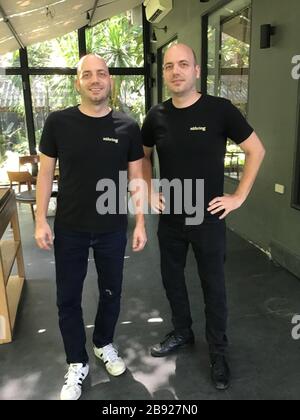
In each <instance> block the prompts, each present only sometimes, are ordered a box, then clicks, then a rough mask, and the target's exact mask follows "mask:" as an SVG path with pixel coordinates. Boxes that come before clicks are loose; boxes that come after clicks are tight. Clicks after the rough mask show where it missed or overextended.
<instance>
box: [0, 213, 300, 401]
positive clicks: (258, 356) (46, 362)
mask: <svg viewBox="0 0 300 420" xmlns="http://www.w3.org/2000/svg"><path fill="white" fill-rule="evenodd" d="M52 220H53V219H52ZM20 222H21V230H22V236H23V250H24V259H25V266H26V272H27V281H26V285H25V288H24V293H23V297H22V301H21V304H20V307H19V313H18V317H17V323H16V328H15V334H14V341H13V342H12V343H11V344H7V345H1V346H0V400H17V399H22V400H23V399H25V400H57V399H58V398H59V393H60V389H61V386H62V385H63V382H64V380H63V376H64V374H65V369H66V365H65V356H64V351H63V346H62V341H61V338H60V333H59V329H58V324H57V312H56V306H55V281H54V258H53V254H52V253H47V252H42V251H41V250H39V249H37V248H36V246H35V243H34V239H33V222H32V218H31V215H30V212H29V211H28V207H27V206H24V205H23V206H22V207H21V208H20ZM156 224H157V219H156V218H154V217H153V216H152V218H151V219H149V220H148V235H149V243H148V245H147V248H146V250H145V251H144V252H143V253H142V254H139V255H133V253H132V252H131V249H130V247H128V251H127V254H126V256H127V258H126V261H125V279H124V291H123V300H122V312H121V316H120V319H119V323H118V327H117V331H116V343H117V344H118V346H119V350H120V352H121V354H122V356H123V357H124V358H125V360H126V363H127V365H128V371H127V372H126V374H124V375H122V376H121V377H119V378H111V377H109V376H108V374H107V373H106V371H105V370H104V368H103V366H102V365H101V362H99V361H97V360H95V357H94V356H93V354H92V344H91V337H92V325H93V323H94V316H95V311H96V307H97V286H96V277H95V269H94V265H93V261H92V260H91V262H90V267H89V272H88V276H87V279H86V283H85V291H84V300H83V307H84V315H85V324H86V326H87V338H88V341H87V348H88V352H89V354H90V375H89V377H88V378H87V379H86V381H85V383H84V387H83V395H82V399H86V400H115V399H118V400H177V399H179V400H221V399H224V400H249V399H251V400H262V399H263V400H265V399H272V400H273V399H276V400H277V399H295V400H298V399H299V398H300V394H299V389H300V370H299V363H300V351H299V350H300V342H298V341H295V340H293V339H292V336H291V330H292V327H293V325H292V323H291V320H292V317H293V315H294V314H296V313H299V302H300V282H299V280H298V279H297V278H295V277H293V276H292V275H291V274H289V273H288V272H286V271H285V270H283V269H282V268H280V267H276V266H275V265H274V264H273V263H272V262H270V261H269V259H268V258H267V257H266V256H265V255H264V254H262V253H261V252H260V251H259V250H258V249H256V248H255V247H253V246H251V245H250V244H248V243H247V242H245V241H244V240H242V239H240V238H239V237H238V236H237V235H236V234H234V233H232V232H228V259H227V263H226V273H227V287H228V301H229V309H230V318H229V331H228V335H229V338H230V342H231V347H230V349H231V350H230V365H231V369H232V375H233V380H232V386H231V388H230V389H229V390H228V391H226V392H223V393H222V392H221V393H220V392H217V391H215V390H214V388H213V386H212V385H211V382H210V369H209V359H208V352H207V345H206V343H205V339H204V315H203V299H202V293H201V288H200V284H199V280H198V277H197V271H196V264H195V261H194V259H193V256H192V254H190V255H189V260H188V265H187V276H186V277H187V284H188V288H189V292H190V298H191V307H192V311H193V318H194V326H193V329H194V332H195V335H196V345H195V346H194V347H193V348H192V349H186V350H184V351H182V352H180V353H179V354H177V355H173V356H170V357H167V358H163V359H159V358H152V357H151V356H150V355H149V347H150V346H151V345H152V344H153V343H156V342H158V341H160V339H161V338H162V337H163V336H164V335H165V334H166V333H168V332H169V331H170V330H171V329H172V327H171V323H170V315H169V307H168V302H167V300H166V298H165V295H164V291H163V288H162V285H161V280H160V272H159V253H158V246H157V240H156ZM130 225H132V220H131V221H130ZM131 231H132V226H131V227H130V232H131ZM157 318H161V319H162V321H161V322H157ZM151 320H152V321H156V322H150V321H151Z"/></svg>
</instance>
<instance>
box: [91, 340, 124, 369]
mask: <svg viewBox="0 0 300 420" xmlns="http://www.w3.org/2000/svg"><path fill="white" fill-rule="evenodd" d="M94 353H95V356H97V357H99V359H101V360H102V362H103V363H104V364H105V368H106V370H107V372H108V373H109V374H110V375H112V376H119V375H122V373H124V372H125V370H126V365H125V363H124V360H123V359H122V358H121V357H119V355H118V350H117V349H116V348H115V347H114V346H113V344H108V345H107V346H105V347H100V348H98V347H95V346H94Z"/></svg>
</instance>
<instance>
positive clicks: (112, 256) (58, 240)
mask: <svg viewBox="0 0 300 420" xmlns="http://www.w3.org/2000/svg"><path fill="white" fill-rule="evenodd" d="M111 88H112V79H111V76H110V74H109V70H108V68H107V65H106V63H105V61H104V60H103V59H102V58H101V57H99V56H97V55H92V54H91V55H88V56H86V57H83V58H82V59H81V61H80V62H79V64H78V72H77V79H76V89H77V91H78V93H79V94H80V96H81V104H80V105H79V106H76V107H73V108H68V109H66V110H63V111H58V112H53V113H52V114H51V115H50V116H49V117H48V119H47V121H46V124H45V127H44V130H43V135H42V139H41V143H40V151H41V153H42V155H41V167H40V172H39V176H38V183H37V214H36V233H35V238H36V241H37V244H38V246H39V247H40V248H41V249H44V250H50V249H51V246H52V243H53V234H52V231H51V228H50V226H49V225H48V223H47V219H46V216H47V209H48V205H49V199H50V196H51V189H52V182H53V174H54V169H55V165H56V161H57V160H58V161H59V168H60V179H59V191H58V198H57V213H56V218H55V224H54V233H55V239H54V251H55V263H56V284H57V306H58V313H59V326H60V330H61V334H62V338H63V342H64V347H65V352H66V359H67V363H68V365H69V366H68V372H67V374H66V376H65V378H66V381H65V384H64V385H63V387H62V390H61V394H60V398H61V399H62V400H77V399H79V398H80V396H81V386H82V382H83V380H84V379H85V378H86V376H87V374H88V371H89V365H88V354H87V351H86V348H85V344H86V334H85V326H84V322H83V317H82V308H81V299H82V289H83V283H84V279H85V277H86V274H87V269H88V257H89V249H90V248H92V249H93V253H94V260H95V265H96V269H97V272H98V287H99V292H100V299H99V302H98V311H97V315H96V319H95V328H94V334H93V344H94V353H95V355H96V356H97V357H98V358H99V359H101V360H102V361H103V363H104V365H105V368H106V370H107V371H108V373H109V374H111V375H113V376H118V375H121V374H122V373H123V372H125V370H126V366H125V363H124V361H123V360H122V358H121V357H120V356H119V355H118V352H117V349H116V347H115V346H114V345H113V337H114V331H115V326H116V323H117V320H118V317H119V313H120V299H121V289H122V277H123V263H124V255H125V247H126V242H127V235H126V230H127V216H126V214H123V212H120V211H118V209H119V208H120V207H119V206H118V204H119V205H121V203H119V202H117V206H116V209H117V211H116V212H113V214H109V213H107V214H105V212H99V208H98V205H97V203H98V200H99V197H101V194H100V193H99V192H97V191H99V188H98V187H97V184H98V182H99V181H101V180H104V179H108V180H110V181H113V183H114V185H115V187H116V191H117V197H115V199H116V200H118V197H119V193H118V188H119V187H120V185H119V173H120V172H121V171H122V172H123V173H124V171H125V174H126V171H127V173H128V178H129V179H136V178H142V158H143V156H144V153H143V148H142V142H141V136H140V129H139V126H138V124H137V123H136V122H135V121H134V120H132V119H131V118H129V117H128V116H126V115H124V114H122V113H119V112H115V111H114V110H112V109H111V108H110V107H109V97H110V94H111ZM125 181H126V179H125ZM125 195H126V196H127V191H125ZM113 198H114V197H112V199H113ZM123 198H124V200H125V199H126V197H123ZM146 240H147V238H146V232H145V226H144V216H143V214H138V215H137V216H136V228H135V230H134V235H133V244H132V247H133V251H135V252H138V251H141V250H142V249H143V248H144V246H145V244H146Z"/></svg>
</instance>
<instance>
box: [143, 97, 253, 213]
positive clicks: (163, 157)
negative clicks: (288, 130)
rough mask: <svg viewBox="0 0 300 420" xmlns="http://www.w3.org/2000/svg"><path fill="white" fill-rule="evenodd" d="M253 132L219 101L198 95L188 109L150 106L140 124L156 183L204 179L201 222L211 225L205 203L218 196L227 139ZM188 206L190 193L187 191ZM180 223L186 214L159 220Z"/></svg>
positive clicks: (238, 139)
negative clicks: (153, 158)
mask: <svg viewBox="0 0 300 420" xmlns="http://www.w3.org/2000/svg"><path fill="white" fill-rule="evenodd" d="M252 133H253V128H251V127H250V125H249V124H248V123H247V121H246V119H245V118H244V117H243V115H242V114H241V113H240V111H239V110H238V109H237V108H236V107H235V106H233V105H232V103H231V102H230V101H229V100H227V99H224V98H219V97H214V96H210V95H202V96H201V98H200V99H199V100H198V101H197V102H196V103H195V104H193V105H192V106H190V107H187V108H180V109H179V108H176V107H175V106H174V105H173V102H172V100H171V99H170V100H168V101H166V102H164V103H162V104H159V105H157V106H155V107H153V108H152V109H151V110H150V111H149V113H148V115H147V117H146V119H145V122H144V125H143V128H142V139H143V144H144V146H147V147H153V146H156V148H157V153H158V157H159V163H160V174H161V179H167V180H169V181H171V180H174V179H179V180H181V181H183V180H185V179H191V180H193V182H194V187H193V188H195V185H196V183H195V181H196V180H197V179H203V180H204V201H205V203H204V205H205V216H204V217H205V220H217V219H218V217H219V215H215V216H212V215H211V214H210V213H209V212H207V208H208V203H209V202H210V201H211V200H212V199H214V198H216V197H218V196H222V195H223V193H224V160H225V153H226V144H227V139H228V138H230V139H231V140H233V141H234V142H235V143H236V144H240V143H242V142H243V141H245V140H246V139H247V138H248V137H249V136H250V135H251V134H252ZM193 203H194V204H195V201H194V191H193ZM163 217H164V219H165V220H168V219H169V220H172V221H175V220H178V221H182V220H183V218H185V217H187V215H186V214H185V213H184V212H183V214H182V215H181V216H179V215H174V213H173V214H172V204H171V215H170V216H167V215H164V216H163Z"/></svg>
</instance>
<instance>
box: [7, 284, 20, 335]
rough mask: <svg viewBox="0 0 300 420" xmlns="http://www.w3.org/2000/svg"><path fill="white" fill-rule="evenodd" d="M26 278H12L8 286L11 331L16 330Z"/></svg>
mask: <svg viewBox="0 0 300 420" xmlns="http://www.w3.org/2000/svg"><path fill="white" fill-rule="evenodd" d="M23 283H24V278H23V277H19V276H11V277H10V278H9V279H8V282H7V286H6V295H7V301H8V308H9V317H10V325H11V329H13V328H14V325H15V320H16V316H17V310H18V303H19V300H20V297H21V293H22V288H23Z"/></svg>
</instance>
